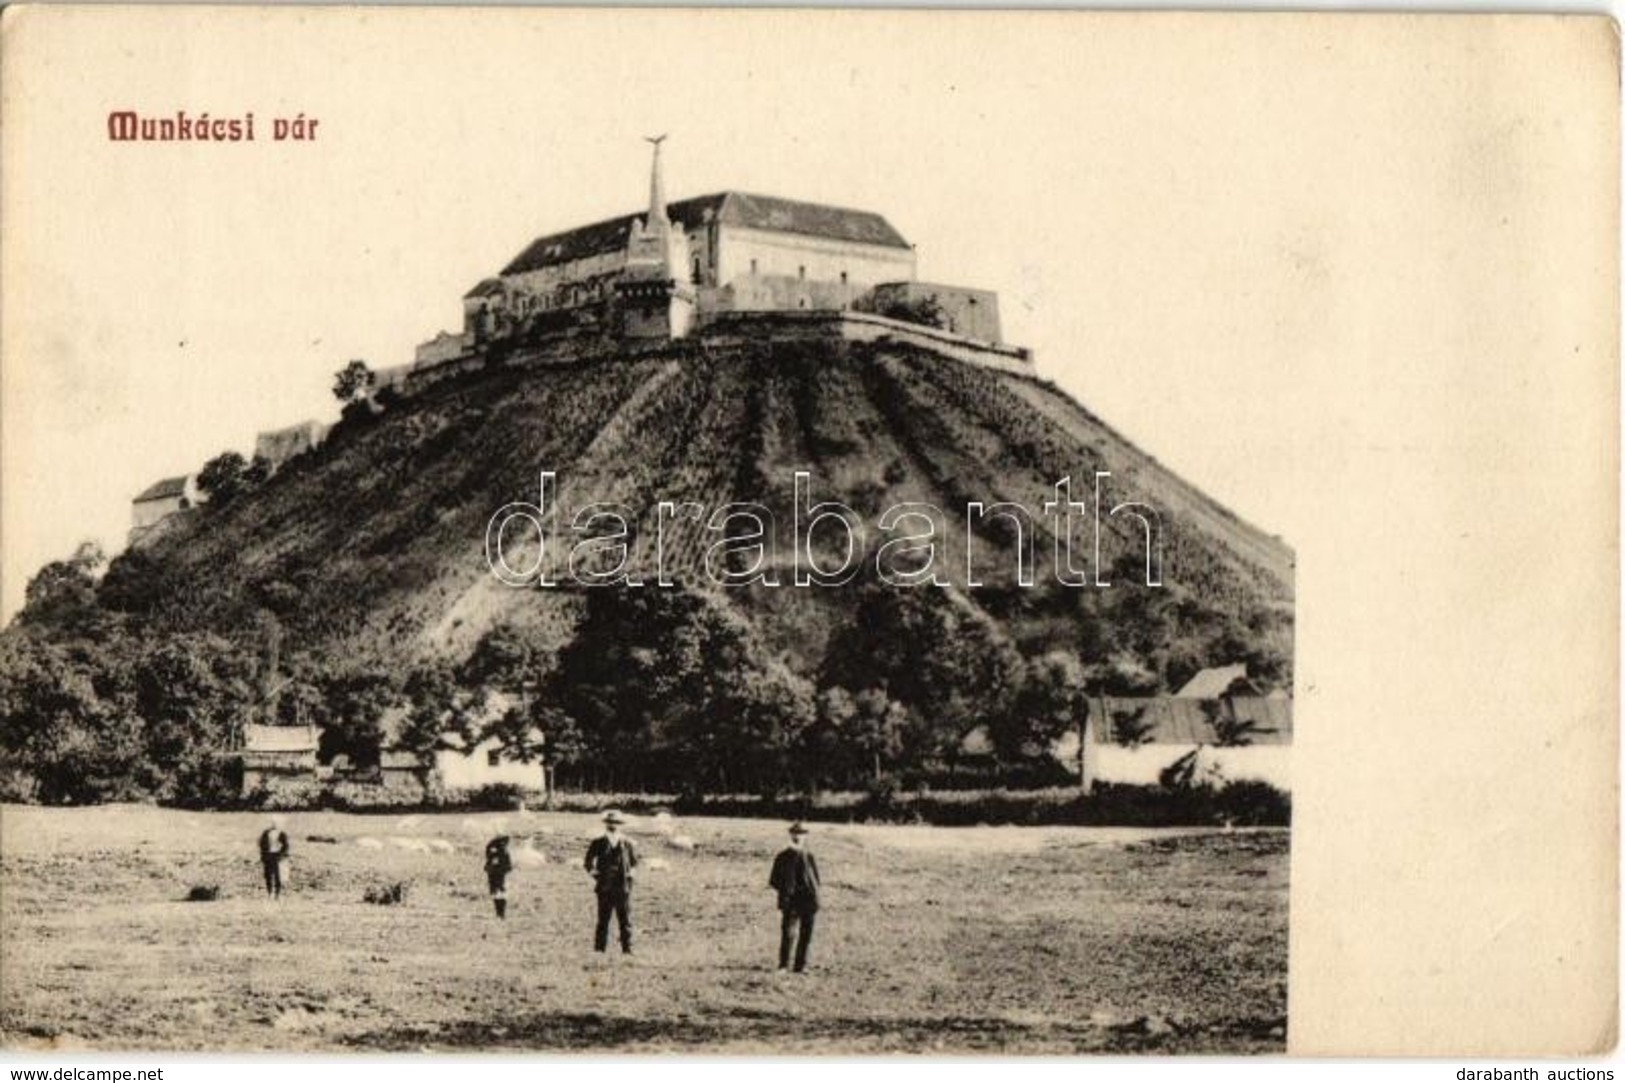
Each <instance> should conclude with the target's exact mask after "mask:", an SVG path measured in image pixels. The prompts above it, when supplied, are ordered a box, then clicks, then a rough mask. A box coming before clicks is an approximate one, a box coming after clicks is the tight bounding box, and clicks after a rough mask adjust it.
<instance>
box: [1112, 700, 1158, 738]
mask: <svg viewBox="0 0 1625 1083" xmlns="http://www.w3.org/2000/svg"><path fill="white" fill-rule="evenodd" d="M1146 714H1147V710H1146V708H1145V707H1136V708H1134V709H1133V710H1131V711H1119V712H1118V713H1117V714H1116V715H1115V716H1113V718H1112V736H1113V738H1114V739H1115V740H1116V743H1117V744H1120V745H1122V746H1123V747H1124V748H1139V747H1140V746H1141V745H1143V744H1149V743H1150V742H1151V730H1152V728H1153V727H1152V724H1151V722H1150V721H1149V720H1148V719H1147V718H1146Z"/></svg>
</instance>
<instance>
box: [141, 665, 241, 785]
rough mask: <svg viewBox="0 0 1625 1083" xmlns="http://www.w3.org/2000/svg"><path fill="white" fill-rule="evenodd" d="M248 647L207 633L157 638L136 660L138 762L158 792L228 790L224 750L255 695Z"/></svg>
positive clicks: (229, 747)
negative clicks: (140, 730)
mask: <svg viewBox="0 0 1625 1083" xmlns="http://www.w3.org/2000/svg"><path fill="white" fill-rule="evenodd" d="M254 670H255V663H254V659H253V657H252V655H251V654H249V653H248V652H244V651H240V650H238V649H237V648H235V647H234V646H233V645H232V644H230V643H228V642H226V641H225V640H222V639H220V638H218V637H216V636H211V635H179V636H172V637H169V638H167V639H165V640H162V641H159V642H158V643H157V645H156V646H154V647H153V648H152V649H150V650H149V651H148V652H147V653H146V654H145V655H144V656H143V657H142V658H141V659H140V660H139V661H138V662H137V663H136V665H135V670H134V693H135V708H136V712H137V713H138V714H139V715H140V717H141V719H142V721H143V722H144V723H145V755H144V764H143V766H144V769H145V772H146V773H147V776H148V778H149V788H150V789H151V791H152V792H153V793H154V794H155V795H156V796H158V797H160V798H170V799H177V800H182V801H198V800H211V799H214V800H218V799H219V798H221V797H223V796H227V795H229V794H230V792H231V790H232V789H233V787H231V786H230V785H229V778H228V773H227V768H226V763H225V760H226V757H227V755H228V753H230V751H231V750H232V748H233V747H234V746H235V745H236V744H237V738H238V736H239V735H238V733H237V727H238V725H239V724H240V722H241V720H242V719H244V718H246V717H249V716H250V715H251V713H252V710H253V707H254V705H255V704H256V703H257V702H258V699H259V695H258V691H257V687H256V685H257V682H256V680H255V673H254Z"/></svg>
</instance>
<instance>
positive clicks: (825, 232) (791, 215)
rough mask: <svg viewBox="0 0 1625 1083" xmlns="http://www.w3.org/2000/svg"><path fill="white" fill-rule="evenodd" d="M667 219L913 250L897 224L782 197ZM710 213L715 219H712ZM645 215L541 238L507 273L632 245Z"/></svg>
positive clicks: (699, 205) (714, 203)
mask: <svg viewBox="0 0 1625 1083" xmlns="http://www.w3.org/2000/svg"><path fill="white" fill-rule="evenodd" d="M666 213H667V215H669V216H670V217H671V219H672V221H674V222H680V223H682V224H683V226H685V227H693V226H696V225H699V224H700V223H701V222H703V221H708V220H713V219H714V220H716V221H720V222H722V223H724V224H726V225H731V226H741V227H743V228H746V229H762V230H771V231H775V232H779V233H800V234H804V235H806V236H809V237H827V238H830V239H832V240H838V241H851V242H855V243H858V244H872V245H878V246H880V247H883V248H908V247H909V243H908V242H907V241H905V240H904V239H903V235H902V234H900V233H898V232H897V230H896V229H894V228H892V224H891V223H890V222H888V221H886V219H885V218H883V217H882V216H880V215H878V214H876V213H874V212H873V211H859V210H853V209H851V208H848V207H830V206H826V205H824V204H822V203H803V202H801V201H799V200H794V199H780V198H779V197H777V196H759V195H753V194H751V193H749V192H714V193H712V194H711V195H706V196H696V197H695V198H693V199H684V200H680V201H678V202H676V203H670V204H667V206H666ZM707 213H709V215H710V218H709V219H708V218H707ZM641 217H643V216H642V215H641V214H625V215H621V216H620V217H618V218H610V219H608V220H606V221H603V222H594V223H593V224H592V225H590V226H579V227H577V228H576V229H569V230H565V231H564V232H563V233H552V234H549V235H547V236H545V237H538V238H537V239H536V240H534V241H532V242H531V243H530V245H529V246H528V247H526V249H525V250H524V251H523V252H521V253H519V255H518V256H516V257H514V259H513V261H512V262H511V263H509V264H508V265H507V266H506V267H504V268H503V269H502V273H503V274H505V275H514V274H523V273H524V272H526V271H534V270H537V269H539V268H542V267H551V266H554V265H556V264H560V263H569V262H570V261H571V260H578V259H585V258H587V257H588V256H597V255H602V254H603V253H605V252H613V251H615V250H616V249H618V248H621V247H622V246H624V245H625V244H626V238H627V235H628V233H629V232H630V231H631V229H632V223H633V222H635V221H637V220H638V219H639V218H641Z"/></svg>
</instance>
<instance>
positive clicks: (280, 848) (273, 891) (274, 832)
mask: <svg viewBox="0 0 1625 1083" xmlns="http://www.w3.org/2000/svg"><path fill="white" fill-rule="evenodd" d="M287 857H288V833H287V832H286V831H284V830H282V817H280V816H273V817H271V822H270V824H268V825H267V826H266V828H265V830H264V831H261V832H260V865H261V867H262V868H263V869H264V872H265V893H266V894H267V895H269V896H271V897H272V898H274V899H280V898H281V897H282V862H283V861H285V860H287Z"/></svg>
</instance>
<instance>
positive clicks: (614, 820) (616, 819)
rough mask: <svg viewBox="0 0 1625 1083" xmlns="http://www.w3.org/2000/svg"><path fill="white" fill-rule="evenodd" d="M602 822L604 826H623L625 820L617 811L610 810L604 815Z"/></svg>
mask: <svg viewBox="0 0 1625 1083" xmlns="http://www.w3.org/2000/svg"><path fill="white" fill-rule="evenodd" d="M604 822H605V823H606V824H624V823H625V822H626V820H625V819H624V818H623V817H622V816H621V814H620V811H619V810H618V809H610V810H609V811H608V812H606V813H604Z"/></svg>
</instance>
